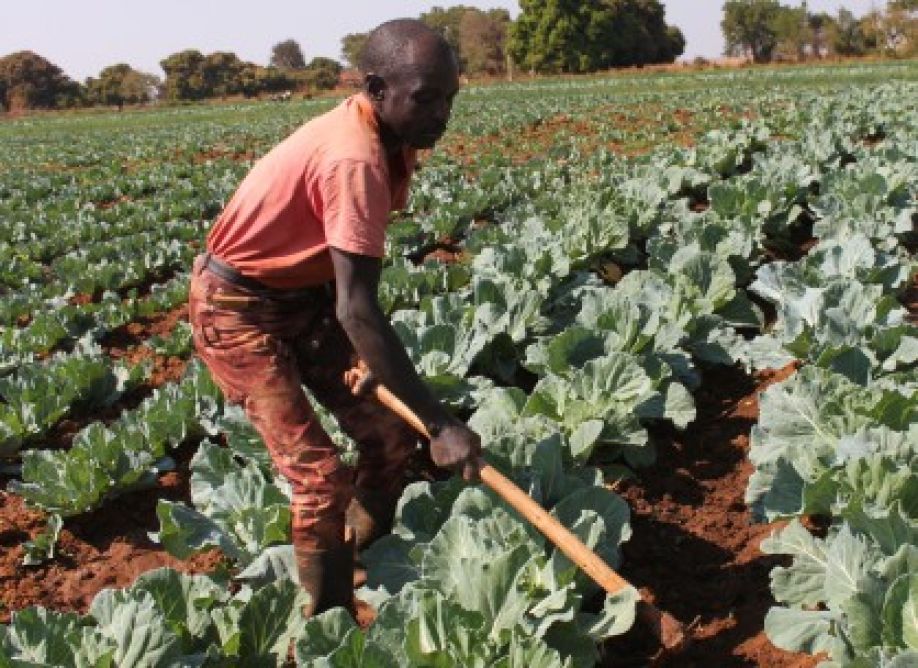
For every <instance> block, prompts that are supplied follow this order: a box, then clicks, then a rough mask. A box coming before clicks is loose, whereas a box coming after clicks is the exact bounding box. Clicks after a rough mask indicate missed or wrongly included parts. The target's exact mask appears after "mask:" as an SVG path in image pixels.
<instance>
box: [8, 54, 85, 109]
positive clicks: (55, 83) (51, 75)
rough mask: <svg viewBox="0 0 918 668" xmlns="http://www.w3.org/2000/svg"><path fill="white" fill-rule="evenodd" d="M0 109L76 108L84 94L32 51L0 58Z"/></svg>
mask: <svg viewBox="0 0 918 668" xmlns="http://www.w3.org/2000/svg"><path fill="white" fill-rule="evenodd" d="M0 82H2V83H0V93H2V94H3V95H2V97H0V106H3V107H5V108H6V109H9V110H21V109H55V108H59V107H71V106H77V105H79V104H80V103H81V102H82V98H83V95H84V91H83V89H82V87H81V86H80V85H79V84H78V83H76V82H75V81H72V80H71V79H70V78H69V77H67V75H66V74H64V72H63V70H61V68H60V67H58V66H57V65H55V64H54V63H52V62H50V61H48V60H47V59H45V58H42V57H41V56H40V55H38V54H37V53H35V52H33V51H17V52H16V53H11V54H9V55H7V56H4V57H3V58H0Z"/></svg>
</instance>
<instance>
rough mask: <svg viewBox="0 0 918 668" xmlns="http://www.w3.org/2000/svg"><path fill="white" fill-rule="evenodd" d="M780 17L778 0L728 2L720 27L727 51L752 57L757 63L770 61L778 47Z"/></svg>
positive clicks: (780, 10) (729, 0)
mask: <svg viewBox="0 0 918 668" xmlns="http://www.w3.org/2000/svg"><path fill="white" fill-rule="evenodd" d="M781 15H782V7H781V5H780V3H779V2H778V0H727V2H725V3H724V18H723V20H722V21H721V24H720V26H721V29H722V30H723V33H724V40H725V43H726V46H725V48H726V52H727V53H728V54H730V55H745V54H749V55H751V56H752V59H753V61H755V62H757V63H767V62H768V61H770V60H771V57H772V54H773V53H774V50H775V47H776V46H777V45H778V31H777V27H776V23H777V22H778V20H779V17H780V16H781Z"/></svg>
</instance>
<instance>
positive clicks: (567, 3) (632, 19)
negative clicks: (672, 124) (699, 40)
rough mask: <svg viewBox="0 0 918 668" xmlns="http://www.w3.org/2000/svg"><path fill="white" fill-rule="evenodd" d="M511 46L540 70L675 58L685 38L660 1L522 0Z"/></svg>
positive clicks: (584, 68)
mask: <svg viewBox="0 0 918 668" xmlns="http://www.w3.org/2000/svg"><path fill="white" fill-rule="evenodd" d="M520 9H521V12H520V16H519V18H518V19H517V20H516V22H515V23H513V24H512V26H511V28H510V43H509V50H510V53H511V54H512V55H513V57H514V59H515V60H516V61H517V62H518V63H520V64H521V65H522V66H523V67H525V68H528V69H530V70H534V71H539V72H592V71H595V70H598V69H603V68H608V67H616V66H627V65H645V64H651V63H665V62H672V61H673V60H675V58H676V57H677V56H679V55H680V54H681V53H682V51H683V49H684V47H685V40H684V38H683V36H682V33H681V31H679V30H678V29H677V28H673V27H671V26H668V25H667V24H666V21H665V16H666V13H665V10H664V9H663V6H662V5H661V4H660V3H659V1H658V0H590V1H588V2H578V1H576V0H520Z"/></svg>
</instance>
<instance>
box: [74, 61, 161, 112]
mask: <svg viewBox="0 0 918 668" xmlns="http://www.w3.org/2000/svg"><path fill="white" fill-rule="evenodd" d="M158 84H159V78H158V77H156V76H154V75H152V74H147V73H145V72H139V71H137V70H135V69H133V68H132V67H131V66H130V65H128V64H126V63H118V64H117V65H109V66H108V67H106V68H105V69H103V70H102V71H101V72H100V73H99V78H98V79H93V78H89V79H87V80H86V90H87V97H88V99H89V101H90V102H92V103H93V104H105V105H117V106H118V109H119V110H121V109H122V108H123V107H124V105H125V104H140V103H142V102H149V101H150V100H151V99H152V97H153V94H154V91H155V89H156V87H157V85H158Z"/></svg>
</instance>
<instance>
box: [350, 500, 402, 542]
mask: <svg viewBox="0 0 918 668" xmlns="http://www.w3.org/2000/svg"><path fill="white" fill-rule="evenodd" d="M399 496H401V489H400V488H398V489H396V490H387V489H379V490H377V489H362V488H360V487H359V486H358V487H357V488H356V489H355V490H354V498H353V499H352V500H351V503H350V505H349V506H348V507H347V513H346V514H345V520H344V521H345V524H346V525H347V526H348V528H349V530H350V531H351V532H352V533H353V535H354V539H355V541H356V547H357V551H358V552H360V551H362V550H364V549H365V548H366V547H368V546H369V545H370V544H371V543H372V542H373V541H375V540H377V539H378V538H381V537H382V536H385V535H386V534H387V533H389V532H390V531H392V522H393V520H394V519H395V507H396V506H397V505H398V498H399Z"/></svg>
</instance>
